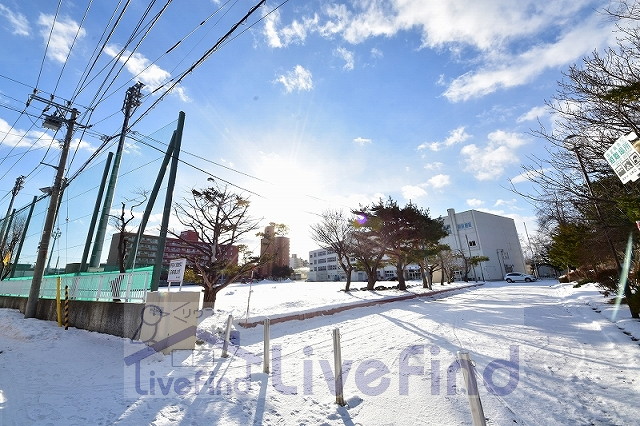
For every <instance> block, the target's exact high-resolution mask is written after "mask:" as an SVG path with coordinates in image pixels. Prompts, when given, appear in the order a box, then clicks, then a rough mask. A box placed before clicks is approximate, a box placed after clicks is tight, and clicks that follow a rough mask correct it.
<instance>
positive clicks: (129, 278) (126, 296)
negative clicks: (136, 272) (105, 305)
mask: <svg viewBox="0 0 640 426" xmlns="http://www.w3.org/2000/svg"><path fill="white" fill-rule="evenodd" d="M126 277H127V290H126V291H125V293H124V301H125V302H128V301H129V298H130V297H131V284H132V283H133V274H132V273H128V274H127V275H126Z"/></svg>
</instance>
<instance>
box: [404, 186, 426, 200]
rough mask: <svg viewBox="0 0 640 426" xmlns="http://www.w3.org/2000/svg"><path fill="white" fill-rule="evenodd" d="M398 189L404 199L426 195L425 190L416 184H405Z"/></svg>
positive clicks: (413, 198)
mask: <svg viewBox="0 0 640 426" xmlns="http://www.w3.org/2000/svg"><path fill="white" fill-rule="evenodd" d="M400 191H401V192H402V196H403V197H404V198H405V199H406V200H415V199H416V198H420V197H424V196H425V195H427V191H425V190H424V189H422V188H421V187H420V186H416V185H405V186H403V187H402V188H401V189H400Z"/></svg>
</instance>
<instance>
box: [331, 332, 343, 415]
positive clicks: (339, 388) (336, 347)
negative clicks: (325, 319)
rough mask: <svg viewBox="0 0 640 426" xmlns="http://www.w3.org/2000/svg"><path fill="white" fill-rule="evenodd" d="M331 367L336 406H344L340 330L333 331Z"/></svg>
mask: <svg viewBox="0 0 640 426" xmlns="http://www.w3.org/2000/svg"><path fill="white" fill-rule="evenodd" d="M333 366H334V370H335V387H336V404H338V405H341V406H345V405H346V403H345V402H344V391H343V383H342V351H341V350H340V329H339V328H334V329H333Z"/></svg>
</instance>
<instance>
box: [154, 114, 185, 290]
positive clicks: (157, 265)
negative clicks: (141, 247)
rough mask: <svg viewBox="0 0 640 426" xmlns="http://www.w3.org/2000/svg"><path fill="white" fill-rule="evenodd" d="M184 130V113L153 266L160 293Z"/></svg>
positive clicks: (178, 126)
mask: <svg viewBox="0 0 640 426" xmlns="http://www.w3.org/2000/svg"><path fill="white" fill-rule="evenodd" d="M183 128H184V112H182V111H180V113H179V114H178V125H177V127H176V140H175V146H174V148H173V154H172V158H171V170H169V179H168V182H167V194H166V196H165V199H164V211H163V213H162V223H161V225H160V237H159V238H158V251H157V252H156V259H155V262H154V266H153V277H152V281H151V291H158V284H159V283H158V281H159V280H160V271H161V269H162V258H163V255H164V245H165V242H166V240H167V232H168V231H167V230H168V228H169V217H170V216H171V205H172V203H173V188H174V187H175V185H176V174H177V173H178V159H179V158H180V144H181V143H182V129H183Z"/></svg>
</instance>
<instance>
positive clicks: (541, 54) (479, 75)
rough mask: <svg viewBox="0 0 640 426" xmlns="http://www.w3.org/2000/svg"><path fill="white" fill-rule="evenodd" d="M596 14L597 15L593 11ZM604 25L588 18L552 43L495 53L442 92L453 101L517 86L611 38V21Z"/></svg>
mask: <svg viewBox="0 0 640 426" xmlns="http://www.w3.org/2000/svg"><path fill="white" fill-rule="evenodd" d="M596 16H597V15H596ZM608 25H609V26H610V27H604V28H603V26H602V24H601V23H600V20H599V19H598V20H596V19H595V18H591V19H589V20H587V21H585V22H582V23H581V25H579V26H574V27H570V28H571V30H570V31H568V32H566V33H565V34H562V35H561V36H560V37H559V38H558V39H557V40H556V41H554V42H552V43H546V44H539V45H535V46H533V47H531V48H530V49H529V50H526V51H524V52H521V53H517V54H512V53H499V54H497V55H494V57H493V58H491V60H490V61H485V65H484V66H482V67H480V69H478V70H476V71H471V72H469V73H466V74H464V75H462V76H460V77H458V78H456V79H454V80H453V81H452V82H451V84H450V85H449V87H448V88H447V90H446V91H445V92H444V96H445V97H447V98H448V99H449V100H451V101H453V102H457V101H466V100H468V99H472V98H476V97H480V96H484V95H487V94H489V93H493V92H495V91H496V90H498V89H504V88H510V87H515V86H520V85H523V84H526V83H529V82H530V81H532V80H533V79H534V78H535V77H537V76H538V75H540V74H541V73H542V72H544V71H545V70H547V69H550V68H558V67H561V66H564V65H566V64H569V63H572V62H575V61H576V60H577V59H579V58H580V57H582V56H585V55H588V54H589V53H591V52H592V51H593V49H594V48H595V47H602V46H605V45H607V44H610V43H611V42H612V41H613V37H614V33H613V31H612V28H613V27H612V25H613V24H612V23H608Z"/></svg>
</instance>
